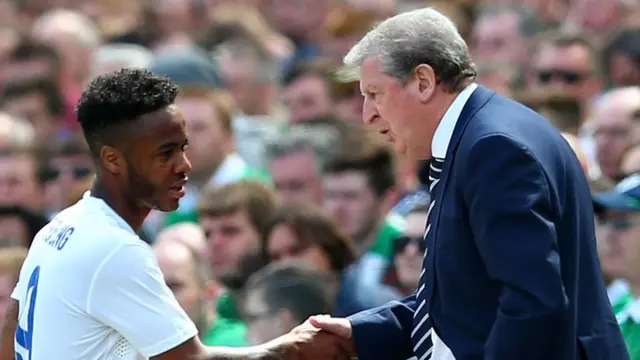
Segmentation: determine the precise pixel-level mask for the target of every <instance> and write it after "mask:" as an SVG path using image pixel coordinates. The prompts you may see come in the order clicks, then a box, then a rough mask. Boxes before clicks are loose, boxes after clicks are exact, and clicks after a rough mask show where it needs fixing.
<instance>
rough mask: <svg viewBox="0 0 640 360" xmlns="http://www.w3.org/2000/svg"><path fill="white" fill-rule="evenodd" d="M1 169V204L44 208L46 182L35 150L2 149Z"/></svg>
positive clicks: (35, 208) (34, 208) (0, 152)
mask: <svg viewBox="0 0 640 360" xmlns="http://www.w3.org/2000/svg"><path fill="white" fill-rule="evenodd" d="M0 169H2V171H0V205H17V206H24V207H26V208H28V209H31V210H33V211H42V210H43V207H44V186H43V185H44V184H43V183H42V180H43V179H42V178H41V176H40V175H41V174H40V159H39V157H38V154H37V153H36V151H35V150H33V149H31V148H17V147H16V148H7V149H0Z"/></svg>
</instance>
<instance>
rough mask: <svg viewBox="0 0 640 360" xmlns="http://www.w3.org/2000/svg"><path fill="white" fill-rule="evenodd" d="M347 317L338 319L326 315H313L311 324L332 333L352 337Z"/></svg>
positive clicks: (347, 337)
mask: <svg viewBox="0 0 640 360" xmlns="http://www.w3.org/2000/svg"><path fill="white" fill-rule="evenodd" d="M348 321H349V320H347V319H338V318H332V317H326V316H313V317H311V318H309V323H311V325H313V326H315V327H317V328H320V329H322V330H324V331H328V332H330V333H332V334H335V335H338V336H341V337H343V338H345V339H349V338H351V326H349V325H350V324H349V323H348Z"/></svg>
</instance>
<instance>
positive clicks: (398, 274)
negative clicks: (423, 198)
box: [385, 204, 428, 296]
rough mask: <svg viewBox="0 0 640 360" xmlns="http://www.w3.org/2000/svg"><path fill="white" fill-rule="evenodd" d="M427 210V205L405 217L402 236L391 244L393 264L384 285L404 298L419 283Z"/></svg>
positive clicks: (419, 207)
mask: <svg viewBox="0 0 640 360" xmlns="http://www.w3.org/2000/svg"><path fill="white" fill-rule="evenodd" d="M427 210H428V205H427V204H423V205H421V206H418V207H415V208H414V209H412V210H411V212H410V213H409V214H408V215H407V217H406V229H405V233H404V235H403V236H401V237H399V238H397V239H395V240H394V242H393V264H392V265H391V266H390V267H389V270H388V271H387V274H386V276H385V283H386V284H389V285H391V286H393V287H395V288H396V289H397V290H398V291H399V292H400V293H401V294H402V295H404V296H408V295H410V294H411V293H412V292H413V291H414V290H415V289H416V288H417V287H418V282H419V281H420V272H421V271H422V259H423V257H424V252H425V250H426V248H427V243H426V242H425V241H424V238H423V236H424V230H423V229H424V224H425V222H426V220H427Z"/></svg>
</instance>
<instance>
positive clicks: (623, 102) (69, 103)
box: [0, 0, 640, 359]
mask: <svg viewBox="0 0 640 360" xmlns="http://www.w3.org/2000/svg"><path fill="white" fill-rule="evenodd" d="M425 6H432V7H435V8H436V9H438V10H439V11H441V12H443V13H444V14H446V15H447V16H449V17H450V18H451V19H452V20H454V21H455V22H456V24H457V25H458V28H459V30H460V32H461V34H462V35H463V36H464V38H465V39H466V41H467V43H468V45H469V48H470V50H471V53H472V56H473V59H474V61H475V64H476V67H477V71H478V77H477V82H478V83H479V84H482V85H485V86H487V87H489V88H492V89H494V90H495V91H497V92H499V93H501V94H503V95H505V96H509V97H512V98H514V99H516V100H518V101H520V102H522V103H524V104H525V105H527V106H529V107H531V108H532V109H534V110H535V111H538V112H540V113H542V114H544V115H545V116H546V117H547V118H548V119H549V120H550V121H551V122H553V123H554V124H555V125H556V126H557V127H558V129H559V130H560V131H561V132H562V133H563V134H564V135H565V137H566V139H567V141H568V142H569V143H570V144H571V145H572V147H573V148H574V150H575V151H576V154H577V156H578V158H579V160H580V161H581V163H582V164H583V167H584V170H585V174H586V175H587V176H588V178H589V180H590V181H591V183H592V186H593V191H594V194H597V193H600V192H602V191H609V190H611V189H613V190H612V191H614V192H616V191H617V192H618V193H620V194H622V195H624V196H626V199H627V200H628V201H629V202H630V203H633V204H635V208H634V207H633V206H631V211H628V210H629V209H626V211H618V210H616V209H615V208H607V207H606V206H605V207H604V208H601V209H599V211H598V215H597V219H596V220H597V221H596V226H597V227H598V239H597V240H598V245H599V251H600V252H601V260H602V264H603V271H604V272H605V275H607V279H608V280H607V281H609V283H610V298H611V301H612V304H614V310H616V312H617V314H618V315H619V316H618V318H619V321H620V323H621V326H627V328H626V329H627V330H625V338H626V340H627V343H628V345H629V347H630V349H631V350H632V355H633V358H634V359H640V301H639V300H637V299H638V296H640V266H639V264H640V178H637V177H634V176H633V174H635V173H637V172H638V171H640V1H638V0H485V1H481V0H478V1H472V0H468V1H465V0H427V1H419V0H48V1H44V0H0V34H1V35H0V315H3V314H2V312H4V309H5V307H6V303H7V301H8V299H9V294H10V293H11V290H12V288H13V286H14V284H15V279H16V274H17V270H18V269H19V268H20V266H21V262H22V260H23V259H24V256H25V254H26V250H25V249H27V248H28V247H29V245H30V242H31V239H32V238H33V236H34V235H35V233H37V232H38V231H39V229H40V228H42V227H43V226H44V225H45V224H46V223H47V222H48V220H49V219H50V218H51V216H52V215H54V214H56V213H57V212H58V211H60V210H61V209H63V208H65V207H67V206H69V205H71V204H73V203H75V202H76V201H78V200H79V199H80V198H81V197H82V196H84V194H85V192H86V191H87V190H88V189H89V188H90V186H91V182H92V179H93V175H94V166H93V163H92V159H91V156H90V154H89V151H88V148H87V144H86V142H85V141H84V139H83V138H82V136H81V134H80V133H79V126H78V124H77V122H76V119H75V113H74V107H75V104H76V102H77V100H78V98H79V96H80V94H81V92H82V89H83V88H84V86H85V85H86V84H87V83H88V82H89V81H91V79H93V78H94V77H96V76H98V75H100V74H103V73H105V72H110V71H114V70H117V69H120V68H123V67H142V68H148V69H150V70H151V71H153V72H154V73H157V74H159V75H165V76H168V77H170V78H171V79H172V80H173V81H175V82H176V83H177V84H178V85H179V86H180V88H181V91H180V94H179V96H178V100H177V105H178V106H179V108H180V109H181V111H182V113H183V115H184V117H185V119H186V123H187V132H188V136H189V142H190V144H189V148H188V149H187V152H188V157H189V159H190V161H191V163H192V165H193V171H192V173H191V174H189V179H190V181H189V190H188V192H187V196H185V197H184V198H182V199H181V202H180V207H179V209H178V210H177V211H175V212H172V213H160V212H152V214H151V215H150V216H149V218H148V219H147V221H146V223H145V225H144V230H143V231H142V233H141V234H140V236H141V238H142V239H143V240H144V241H146V242H148V243H149V244H150V245H151V246H152V247H153V248H154V250H155V252H156V254H157V259H158V262H159V264H160V267H161V269H162V271H163V273H164V276H165V279H166V281H167V283H168V285H169V287H170V288H171V289H172V290H173V292H174V294H175V295H176V297H177V299H178V301H179V302H180V304H181V305H182V306H183V307H184V309H185V310H186V311H187V313H188V314H189V315H190V316H191V318H192V319H193V320H194V321H195V322H196V324H198V326H199V330H200V334H201V336H202V339H203V342H204V343H206V344H208V345H225V346H242V345H246V344H259V343H262V342H265V341H268V340H270V339H272V338H274V337H276V336H278V335H281V334H283V333H285V332H287V331H289V330H290V329H292V328H293V327H295V326H297V325H298V324H300V323H302V322H303V321H304V320H305V319H306V318H307V317H308V316H310V315H314V314H333V315H337V316H346V315H350V314H353V313H354V312H357V311H360V310H363V309H367V308H371V307H375V306H378V305H381V304H384V303H385V302H387V301H389V300H393V299H399V298H401V297H404V296H406V295H408V294H410V293H411V292H413V290H414V289H415V288H416V286H417V283H418V279H419V277H420V272H421V265H422V264H421V263H422V257H423V253H424V251H425V244H424V242H423V241H421V240H422V235H423V232H424V225H425V219H426V214H427V210H428V206H429V193H428V189H427V188H426V187H425V186H424V184H426V182H427V181H426V180H427V179H425V178H424V175H425V174H424V171H423V170H424V169H427V167H428V164H425V162H424V161H422V160H419V159H411V158H400V157H398V156H397V155H396V154H394V153H393V151H392V150H391V148H390V147H389V146H388V144H386V142H385V141H384V140H383V139H381V138H379V134H372V133H370V132H369V131H368V129H366V128H364V127H363V126H362V125H361V120H360V117H361V116H360V112H361V107H362V102H363V98H362V96H361V94H360V90H359V86H358V82H357V79H354V78H351V77H349V76H347V75H348V74H344V73H343V72H342V71H340V70H341V68H340V63H341V58H342V57H343V56H344V55H345V54H346V52H347V51H348V50H349V48H350V46H352V45H353V44H354V43H355V42H356V41H357V40H359V39H360V38H361V37H362V36H363V35H364V34H365V33H366V32H367V31H368V30H369V29H370V28H371V27H372V26H374V25H375V24H376V22H378V21H380V20H382V19H384V18H386V17H388V16H390V15H393V14H395V13H398V12H402V11H407V10H411V9H415V8H420V7H425ZM496 121H509V119H496ZM625 179H626V180H625ZM623 180H624V181H623ZM621 181H622V183H621V184H620V185H619V186H618V187H616V188H614V186H615V185H616V184H617V183H620V182H621ZM636 188H638V189H637V191H635V190H634V189H636ZM630 189H631V190H630ZM634 191H635V192H634ZM621 299H622V300H621Z"/></svg>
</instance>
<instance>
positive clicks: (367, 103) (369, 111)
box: [362, 97, 378, 125]
mask: <svg viewBox="0 0 640 360" xmlns="http://www.w3.org/2000/svg"><path fill="white" fill-rule="evenodd" d="M376 116H378V111H377V110H376V107H375V104H373V102H372V101H371V100H370V99H368V98H366V97H365V99H364V102H363V103H362V122H364V123H365V124H367V125H370V124H373V121H374V120H375V118H376Z"/></svg>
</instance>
